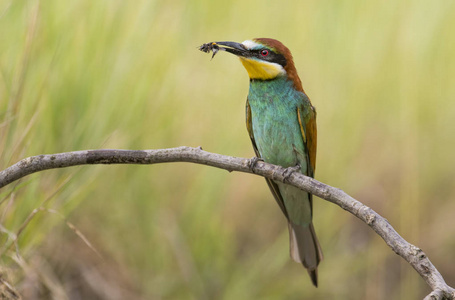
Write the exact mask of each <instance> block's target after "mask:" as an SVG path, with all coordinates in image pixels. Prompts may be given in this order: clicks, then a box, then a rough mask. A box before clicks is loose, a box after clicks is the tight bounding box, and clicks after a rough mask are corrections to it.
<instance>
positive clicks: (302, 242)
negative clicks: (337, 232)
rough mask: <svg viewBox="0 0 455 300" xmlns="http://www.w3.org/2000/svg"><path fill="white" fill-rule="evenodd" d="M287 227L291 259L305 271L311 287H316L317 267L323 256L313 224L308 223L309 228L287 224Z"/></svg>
mask: <svg viewBox="0 0 455 300" xmlns="http://www.w3.org/2000/svg"><path fill="white" fill-rule="evenodd" d="M288 225H289V240H290V248H291V249H290V250H291V257H292V259H293V260H294V261H296V262H299V263H301V264H302V265H303V266H304V267H305V268H306V269H307V271H308V274H309V275H310V278H311V281H312V282H313V285H314V286H316V287H317V286H318V272H317V267H318V265H319V262H321V260H322V259H323V255H322V250H321V246H320V245H319V242H318V239H317V237H316V233H315V232H314V227H313V223H310V225H309V226H302V225H296V224H293V223H292V222H289V223H288Z"/></svg>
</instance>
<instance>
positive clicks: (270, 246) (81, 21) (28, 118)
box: [0, 0, 455, 299]
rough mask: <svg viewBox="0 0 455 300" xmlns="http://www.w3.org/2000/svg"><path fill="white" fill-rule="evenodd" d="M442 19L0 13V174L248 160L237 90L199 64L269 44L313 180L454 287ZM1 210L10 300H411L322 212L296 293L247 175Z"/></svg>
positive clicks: (200, 4) (294, 5) (52, 193)
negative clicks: (85, 154) (191, 150)
mask: <svg viewBox="0 0 455 300" xmlns="http://www.w3.org/2000/svg"><path fill="white" fill-rule="evenodd" d="M454 15H455V2H453V1H445V0H442V1H437V2H434V1H424V0H416V1H395V2H390V1H387V2H384V1H361V0H355V1H335V0H323V1H297V0H294V1H242V0H232V1H224V2H223V1H207V0H195V1H181V0H176V1H150V0H136V1H119V0H98V1H90V0H79V1H61V0H42V1H37V0H29V1H26V0H0V167H1V168H2V169H3V168H6V167H7V166H9V165H11V164H13V163H14V162H16V161H18V160H20V159H21V158H24V157H27V156H32V155H38V154H43V153H57V152H64V151H72V150H81V149H98V148H123V149H151V148H167V147H174V146H180V145H188V146H202V147H203V148H204V149H205V150H208V151H212V152H218V153H222V154H228V155H235V156H243V157H252V156H253V155H254V154H253V151H252V148H251V145H250V141H249V138H248V136H247V133H246V129H245V124H244V103H245V99H246V95H247V92H248V77H247V74H246V72H245V71H244V70H243V68H242V66H241V64H239V63H238V62H237V59H236V58H235V57H234V56H232V55H227V54H225V53H220V54H219V55H217V57H216V58H215V59H214V60H213V61H210V56H209V55H206V54H203V53H201V52H199V51H197V46H199V45H200V44H202V43H206V42H209V41H215V40H231V41H238V42H241V41H243V40H245V39H250V38H254V37H272V38H276V39H279V40H281V41H282V42H283V43H284V44H285V45H287V46H288V47H289V48H290V49H291V51H292V52H293V54H294V58H295V63H296V66H297V69H298V70H299V73H300V76H301V79H302V81H303V85H304V88H305V90H306V92H307V93H308V95H309V96H310V98H311V99H312V101H313V104H314V105H315V106H316V108H317V110H318V131H319V136H318V141H319V145H318V146H319V147H318V158H317V172H316V178H317V179H319V180H321V181H323V182H325V183H327V184H330V185H333V186H336V187H339V188H342V189H343V190H345V191H346V192H348V193H349V194H351V195H352V196H354V197H356V198H357V199H359V200H360V201H362V202H364V203H365V204H367V205H369V206H371V207H372V208H373V209H375V210H376V211H378V212H379V213H380V214H382V215H383V216H385V217H386V218H387V219H388V220H389V221H390V222H391V223H392V225H393V226H395V228H396V229H397V230H398V231H399V232H400V233H401V234H402V235H403V237H404V238H406V239H407V240H409V241H410V242H411V243H414V244H417V245H419V246H420V247H422V248H423V250H424V251H425V252H426V253H427V254H428V255H429V257H430V258H431V260H432V261H433V263H434V264H435V265H436V267H437V268H439V270H440V271H441V272H442V274H443V276H445V278H446V280H447V282H448V283H449V284H450V285H452V286H454V285H455V254H454V253H455V236H454V234H453V232H454V231H455V218H454V217H453V216H454V211H455V201H453V199H454V198H455V187H454V184H453V182H454V178H455V168H454V163H455V159H454V155H453V152H454V150H453V148H454V147H455V129H454V128H455V126H454V120H455V98H454V95H455V58H454V54H455V34H454V33H453V29H454V28H455V18H454V17H453V16H454ZM0 200H1V206H0V225H1V226H0V231H1V251H2V252H1V273H2V276H4V277H5V278H7V279H8V280H9V282H10V283H12V284H13V285H14V286H15V287H16V288H17V289H18V290H19V292H21V293H22V295H23V297H24V299H50V298H52V297H54V299H418V298H422V297H423V296H424V295H425V294H427V293H428V292H429V288H428V287H427V286H426V284H425V283H424V281H423V280H422V279H421V278H420V277H419V275H418V274H417V273H415V272H414V270H413V269H412V268H411V267H410V266H409V265H407V264H406V263H404V262H403V261H402V260H401V259H400V258H399V257H398V256H396V255H395V254H394V253H393V252H392V251H391V250H390V249H388V248H387V246H386V245H385V244H384V242H383V241H382V240H381V239H380V238H379V237H377V236H376V235H375V234H374V233H373V232H372V231H371V230H370V229H369V228H368V227H367V226H366V225H365V224H363V223H361V222H360V221H358V220H356V219H355V218H354V217H353V216H351V215H349V214H347V213H346V212H344V211H343V210H341V209H339V208H338V207H335V206H334V205H331V204H328V203H326V202H324V201H322V200H320V199H316V200H315V211H314V219H315V220H314V222H315V227H316V231H317V233H318V236H319V237H320V241H321V244H322V247H323V250H324V254H325V260H324V261H323V262H322V264H321V265H320V269H319V276H320V287H319V288H317V289H315V288H313V287H312V286H311V283H310V280H309V278H308V275H307V274H306V272H305V270H304V269H303V268H302V267H301V266H300V265H298V264H296V263H293V262H292V261H291V259H290V258H289V255H288V237H287V228H286V223H285V220H284V218H283V216H282V215H281V212H280V210H279V209H278V207H277V206H276V204H275V203H274V200H273V199H272V196H271V194H270V193H269V191H268V188H267V186H266V184H265V182H264V181H263V179H261V178H259V177H255V176H251V175H245V174H236V173H232V174H229V173H228V172H225V171H220V170H217V169H213V168H208V167H203V166H199V165H190V164H183V163H179V164H166V165H155V166H84V167H77V168H68V169H62V170H52V171H46V172H42V173H39V174H35V175H32V176H29V177H27V178H24V179H23V180H21V181H20V182H18V183H13V184H11V185H10V186H8V187H6V188H3V189H2V190H0ZM35 209H37V210H35ZM34 210H35V211H34ZM65 219H66V220H68V221H69V222H71V224H73V225H74V226H75V227H76V228H77V229H71V226H68V225H67V224H66V222H65ZM78 231H80V232H81V234H80V233H79V232H78ZM82 235H83V236H85V238H86V239H87V240H88V241H89V242H90V243H91V244H92V245H93V247H94V248H96V249H97V250H98V251H99V252H100V253H101V257H102V258H100V257H99V256H98V255H97V254H96V253H95V252H94V251H92V250H91V249H90V247H89V246H88V245H87V243H85V242H84V241H83V238H82ZM78 297H80V298H78Z"/></svg>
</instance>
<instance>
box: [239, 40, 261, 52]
mask: <svg viewBox="0 0 455 300" xmlns="http://www.w3.org/2000/svg"><path fill="white" fill-rule="evenodd" d="M242 45H243V46H245V47H246V48H247V49H248V50H251V49H259V48H262V47H264V46H263V45H261V44H258V43H256V42H253V41H252V40H246V41H244V42H242Z"/></svg>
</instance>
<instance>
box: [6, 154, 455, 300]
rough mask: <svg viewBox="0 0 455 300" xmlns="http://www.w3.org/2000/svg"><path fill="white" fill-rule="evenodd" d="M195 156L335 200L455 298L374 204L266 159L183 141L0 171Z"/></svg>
mask: <svg viewBox="0 0 455 300" xmlns="http://www.w3.org/2000/svg"><path fill="white" fill-rule="evenodd" d="M166 162H192V163H197V164H202V165H208V166H212V167H216V168H220V169H224V170H227V171H229V172H232V171H238V172H245V173H254V174H257V175H260V176H263V177H266V178H270V179H274V180H279V181H283V182H286V183H288V184H290V185H293V186H296V187H298V188H300V189H302V190H304V191H307V192H309V193H312V194H313V195H315V196H318V197H320V198H322V199H325V200H327V201H330V202H332V203H334V204H336V205H338V206H340V207H341V208H343V209H344V210H347V211H349V212H350V213H351V214H353V215H355V216H356V217H357V218H359V219H360V220H362V221H363V222H365V223H366V224H367V225H368V226H370V227H371V228H372V229H373V230H374V231H375V232H376V233H377V234H378V235H379V236H381V237H382V239H383V240H384V241H385V242H386V244H387V245H388V246H389V247H390V248H391V249H392V250H393V251H394V252H395V253H396V254H398V255H400V256H401V257H402V258H404V259H405V260H406V261H407V262H408V263H409V264H411V265H412V267H413V268H414V269H415V270H416V271H417V272H418V273H419V274H420V276H422V278H423V279H424V280H425V282H426V283H427V284H428V285H429V286H430V287H431V289H432V290H433V291H432V292H431V294H429V295H428V296H427V297H425V299H427V300H430V299H455V289H453V288H452V287H450V286H448V285H447V284H446V282H445V281H444V278H443V277H442V276H441V274H440V273H439V271H438V270H437V269H436V268H435V266H434V265H433V264H432V263H431V261H430V260H429V259H428V257H427V256H426V255H425V253H424V252H423V251H422V250H421V249H420V248H418V247H416V246H414V245H412V244H410V243H408V242H407V241H406V240H404V239H403V238H402V237H401V236H400V235H399V234H398V233H397V232H396V231H395V229H394V228H393V227H392V226H391V225H390V224H389V222H388V221H387V220H386V219H385V218H383V217H381V216H380V215H379V214H378V213H376V212H375V211H374V210H372V209H371V208H369V207H368V206H366V205H364V204H362V203H361V202H359V201H357V200H355V199H354V198H352V197H351V196H349V195H348V194H346V193H345V192H343V191H342V190H340V189H338V188H335V187H331V186H329V185H326V184H324V183H321V182H319V181H317V180H315V179H313V178H310V177H307V176H304V175H302V174H301V173H296V172H293V171H292V170H287V169H285V168H282V167H280V166H275V165H271V164H268V163H265V162H262V161H254V163H253V160H252V159H246V158H238V157H232V156H226V155H220V154H216V153H210V152H206V151H203V150H202V148H200V147H199V148H191V147H178V148H171V149H159V150H110V149H104V150H85V151H74V152H66V153H58V154H49V155H38V156H32V157H28V158H25V159H23V160H21V161H19V162H18V163H16V164H14V165H12V166H11V167H9V168H7V169H5V170H3V171H1V172H0V188H2V187H4V186H6V185H8V184H10V183H12V182H14V181H16V180H18V179H20V178H22V177H24V176H27V175H29V174H32V173H36V172H39V171H43V170H49V169H56V168H65V167H71V166H77V165H86V164H157V163H166Z"/></svg>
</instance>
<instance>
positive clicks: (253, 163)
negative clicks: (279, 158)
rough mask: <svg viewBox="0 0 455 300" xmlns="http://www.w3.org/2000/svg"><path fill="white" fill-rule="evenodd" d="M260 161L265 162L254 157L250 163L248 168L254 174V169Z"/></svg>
mask: <svg viewBox="0 0 455 300" xmlns="http://www.w3.org/2000/svg"><path fill="white" fill-rule="evenodd" d="M258 161H264V160H263V159H262V158H260V157H257V156H255V157H252V158H251V159H250V162H249V166H248V167H249V168H250V170H251V172H253V173H254V167H255V166H256V164H257V163H258Z"/></svg>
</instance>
